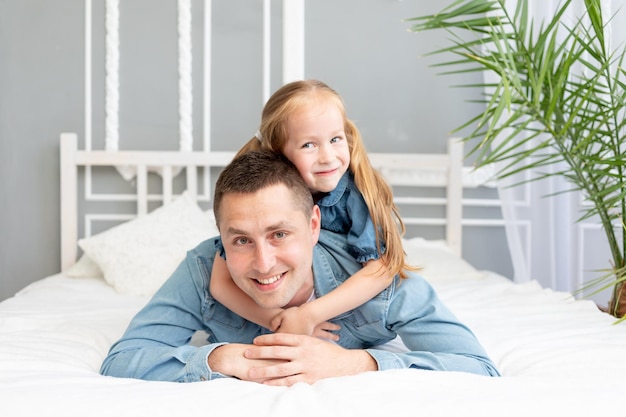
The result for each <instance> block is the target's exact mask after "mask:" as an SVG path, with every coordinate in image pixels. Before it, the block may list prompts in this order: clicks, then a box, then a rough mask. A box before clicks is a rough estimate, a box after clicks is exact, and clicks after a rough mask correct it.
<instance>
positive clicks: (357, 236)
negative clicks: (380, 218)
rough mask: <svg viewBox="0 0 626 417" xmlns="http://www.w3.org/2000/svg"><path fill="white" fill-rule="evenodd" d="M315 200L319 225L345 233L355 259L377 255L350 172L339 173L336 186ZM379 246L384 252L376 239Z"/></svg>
mask: <svg viewBox="0 0 626 417" xmlns="http://www.w3.org/2000/svg"><path fill="white" fill-rule="evenodd" d="M316 204H317V205H318V206H319V208H320V212H321V215H322V225H321V226H322V229H324V230H328V231H330V232H334V233H341V234H344V235H346V236H347V238H348V252H349V253H350V254H351V255H352V256H354V259H356V261H357V262H359V263H361V264H363V263H365V262H367V261H370V260H376V259H379V258H380V254H379V252H378V248H377V245H376V232H375V229H374V223H373V222H372V218H371V217H370V213H369V209H368V207H367V204H366V203H365V200H364V199H363V195H362V194H361V192H360V191H359V190H358V188H357V187H356V184H355V183H354V175H353V174H352V172H350V171H347V172H346V173H345V174H343V177H341V180H339V184H337V187H335V189H334V190H333V191H331V192H330V193H327V194H325V195H324V196H323V197H322V198H320V199H319V200H318V201H317V202H316ZM380 250H381V253H384V252H385V242H380Z"/></svg>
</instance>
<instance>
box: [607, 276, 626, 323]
mask: <svg viewBox="0 0 626 417" xmlns="http://www.w3.org/2000/svg"><path fill="white" fill-rule="evenodd" d="M609 313H611V314H612V315H614V316H615V317H617V318H622V317H624V316H626V286H624V282H620V283H618V284H616V285H615V287H614V288H613V297H611V301H610V302H609Z"/></svg>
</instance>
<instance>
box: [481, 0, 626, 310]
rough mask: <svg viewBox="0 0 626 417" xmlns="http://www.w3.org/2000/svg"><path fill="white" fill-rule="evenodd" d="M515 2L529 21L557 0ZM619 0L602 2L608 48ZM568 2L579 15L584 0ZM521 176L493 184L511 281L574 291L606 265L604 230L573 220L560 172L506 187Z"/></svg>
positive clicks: (575, 197)
mask: <svg viewBox="0 0 626 417" xmlns="http://www.w3.org/2000/svg"><path fill="white" fill-rule="evenodd" d="M517 1H527V2H528V4H529V13H530V15H531V16H532V17H533V19H535V22H540V21H541V20H542V19H545V18H546V17H549V16H551V15H552V14H553V13H554V11H555V10H556V9H557V7H558V6H559V3H560V2H559V1H558V0H509V1H507V3H506V4H507V7H510V9H509V10H511V11H513V10H515V4H516V2H517ZM625 3H626V0H605V1H603V3H602V11H603V16H604V19H605V22H606V21H608V17H609V16H612V15H613V14H617V17H616V18H615V19H614V20H613V21H611V22H609V27H608V34H609V37H610V40H609V42H610V45H609V47H610V49H615V48H620V49H621V48H623V47H624V40H625V39H626V36H625V31H626V29H625V28H624V25H622V24H620V22H622V21H623V17H624V15H625V13H626V11H625V10H621V8H623V6H624V4H625ZM573 6H574V7H570V10H569V12H568V14H567V15H566V16H565V19H567V21H570V22H574V21H575V20H576V19H577V18H579V17H580V16H582V13H583V10H584V2H583V0H577V1H576V2H574V4H573ZM486 77H489V75H488V74H486ZM551 169H558V167H552V168H551ZM544 171H545V170H544ZM528 175H530V173H525V174H524V177H523V178H528ZM523 178H522V177H519V176H518V177H517V178H511V179H509V180H506V181H501V182H500V184H499V191H500V196H501V199H502V202H503V216H504V218H505V220H506V225H507V226H506V231H507V240H508V244H509V248H510V252H511V258H512V261H513V267H514V271H515V276H514V280H515V281H517V282H526V281H531V280H535V281H538V282H539V283H540V284H541V285H542V286H544V287H546V288H552V289H555V290H560V291H569V292H576V291H577V290H579V289H580V288H581V286H582V284H583V282H586V281H588V280H590V279H592V278H595V277H597V276H598V275H599V272H598V269H601V268H607V267H608V266H609V265H610V264H609V260H610V252H609V249H608V244H607V243H606V239H604V237H603V233H604V232H603V231H602V229H601V228H600V225H599V223H598V222H597V221H594V220H593V219H589V220H587V221H585V222H584V223H579V222H577V219H578V218H579V216H580V214H581V212H580V208H581V207H582V204H583V203H582V201H581V200H580V196H579V194H578V193H577V192H567V193H562V191H566V190H569V189H570V188H571V185H570V184H568V183H567V182H566V181H565V180H564V179H563V178H562V177H560V176H556V177H550V178H548V179H545V180H540V181H534V182H530V183H527V184H524V185H521V186H516V187H509V185H510V184H512V183H516V182H517V181H519V180H520V179H523ZM555 194H556V195H555ZM608 296H609V295H608V293H607V292H605V293H602V294H598V295H596V296H593V297H591V298H592V299H594V300H595V301H597V302H598V303H599V304H606V301H607V300H608Z"/></svg>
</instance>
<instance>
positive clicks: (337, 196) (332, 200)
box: [316, 170, 352, 207]
mask: <svg viewBox="0 0 626 417" xmlns="http://www.w3.org/2000/svg"><path fill="white" fill-rule="evenodd" d="M351 177H352V173H351V172H350V170H347V171H346V172H345V174H343V176H342V177H341V179H340V180H339V183H338V184H337V186H336V187H335V189H334V190H332V191H331V192H329V193H328V194H326V195H325V196H324V197H322V198H320V199H319V200H318V201H317V203H316V204H317V205H318V206H324V207H330V206H334V205H335V204H337V202H338V201H339V200H341V197H343V195H344V194H345V192H346V190H347V189H348V184H349V183H350V179H351Z"/></svg>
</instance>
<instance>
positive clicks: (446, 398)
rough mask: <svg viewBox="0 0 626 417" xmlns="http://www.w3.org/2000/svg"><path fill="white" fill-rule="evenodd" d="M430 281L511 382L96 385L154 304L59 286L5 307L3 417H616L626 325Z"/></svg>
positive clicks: (41, 285) (89, 286)
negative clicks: (112, 351) (117, 347)
mask: <svg viewBox="0 0 626 417" xmlns="http://www.w3.org/2000/svg"><path fill="white" fill-rule="evenodd" d="M431 282H432V283H433V285H434V287H435V288H436V289H437V291H438V292H439V294H440V296H441V298H442V299H443V300H444V301H445V302H446V303H447V304H448V305H449V306H450V307H451V309H452V310H453V311H454V312H455V313H456V314H457V315H458V317H459V318H460V319H461V320H462V321H464V322H465V323H467V324H468V325H469V326H470V328H472V330H474V332H475V333H476V335H477V336H478V338H479V340H480V341H481V342H482V343H483V345H484V346H485V348H486V349H487V351H488V353H489V355H490V356H491V358H492V359H493V360H494V362H495V363H496V365H497V366H498V367H499V369H500V371H501V372H502V374H503V376H502V377H501V378H489V377H482V376H476V375H471V374H464V373H458V372H432V371H418V370H398V371H385V372H371V373H366V374H361V375H358V376H353V377H342V378H331V379H327V380H323V381H320V382H318V383H316V384H314V385H305V384H297V385H295V386H293V387H291V388H284V387H268V386H264V385H259V384H255V383H249V382H243V381H238V380H229V379H226V380H218V381H211V382H203V383H191V384H178V383H167V382H151V381H139V380H131V379H118V378H111V377H104V376H101V375H99V374H98V369H99V367H100V363H101V361H102V360H103V358H104V357H105V355H106V353H107V351H108V348H109V346H110V345H111V344H112V343H113V342H114V341H115V340H116V339H117V338H119V337H120V336H121V334H122V332H123V331H124V329H125V328H126V325H127V323H128V321H129V320H130V318H131V317H132V316H133V315H134V313H135V312H136V311H137V310H138V309H139V308H141V307H142V306H143V305H144V304H145V303H146V302H147V300H148V298H147V297H142V296H129V295H120V294H118V293H116V292H115V291H114V290H113V289H112V288H111V287H110V286H109V285H108V284H107V283H106V282H105V281H104V280H103V279H101V278H80V279H77V278H68V277H65V276H63V275H55V276H51V277H48V278H46V279H43V280H41V281H38V282H36V283H34V284H32V285H30V286H29V287H27V288H25V289H24V290H23V291H21V292H20V293H19V294H18V295H16V296H15V297H13V298H11V299H8V300H5V301H4V302H2V303H0V397H1V399H0V415H2V416H21V415H45V416H57V415H63V416H74V415H75V416H85V415H89V416H131V415H146V416H172V415H181V414H188V413H201V414H202V415H206V416H210V415H225V414H226V413H228V415H254V416H283V415H284V416H293V415H298V416H313V415H316V416H317V415H323V416H331V415H332V416H334V415H336V416H342V417H345V416H352V415H355V416H357V415H358V416H365V415H372V416H373V415H376V416H381V415H393V414H400V415H411V416H415V415H436V416H448V415H450V416H458V415H466V414H468V413H476V414H477V415H478V413H480V415H483V416H485V415H486V416H491V415H493V416H502V415H508V416H511V415H520V416H521V415H536V416H542V415H551V416H554V415H557V416H587V415H609V413H611V414H612V415H618V414H616V413H617V412H621V407H620V406H619V402H620V397H621V396H622V395H623V394H622V393H623V388H622V387H623V385H622V384H623V375H626V360H624V353H625V352H626V326H625V325H613V322H614V318H612V317H610V316H608V315H606V314H603V313H601V312H600V311H598V310H597V309H596V307H595V305H594V304H593V303H592V302H590V301H574V300H573V299H572V298H571V297H569V296H568V295H567V294H561V293H555V292H553V291H550V290H544V289H541V288H540V287H539V286H538V285H537V284H535V283H529V284H523V285H519V284H512V283H511V282H510V281H508V280H507V279H505V278H503V277H500V276H498V275H495V274H492V273H489V272H481V273H473V274H466V275H465V276H457V277H456V278H451V277H446V276H438V277H436V278H432V279H431Z"/></svg>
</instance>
